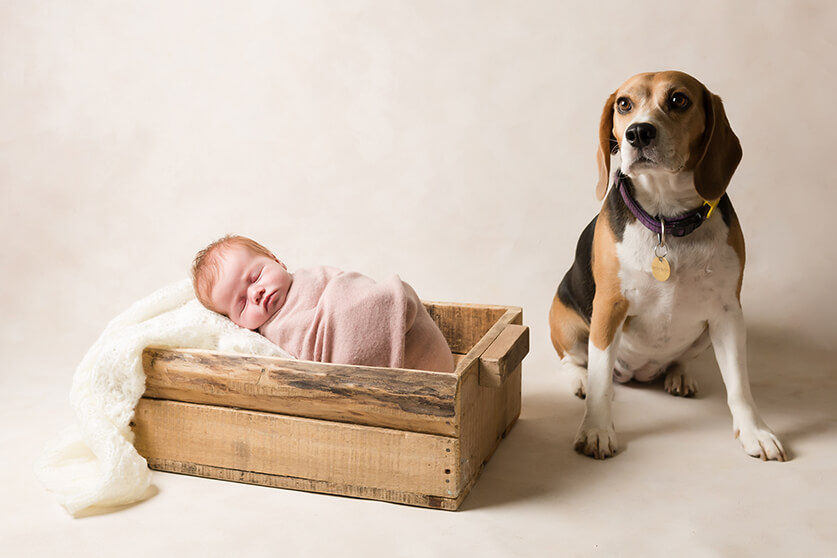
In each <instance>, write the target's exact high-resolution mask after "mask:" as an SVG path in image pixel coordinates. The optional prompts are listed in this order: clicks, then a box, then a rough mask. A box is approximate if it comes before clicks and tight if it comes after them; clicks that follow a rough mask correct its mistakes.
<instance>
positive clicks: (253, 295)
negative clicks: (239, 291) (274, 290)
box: [250, 285, 264, 304]
mask: <svg viewBox="0 0 837 558" xmlns="http://www.w3.org/2000/svg"><path fill="white" fill-rule="evenodd" d="M262 295H264V287H258V286H256V285H251V286H250V300H251V301H252V302H253V304H258V303H259V302H261V300H262Z"/></svg>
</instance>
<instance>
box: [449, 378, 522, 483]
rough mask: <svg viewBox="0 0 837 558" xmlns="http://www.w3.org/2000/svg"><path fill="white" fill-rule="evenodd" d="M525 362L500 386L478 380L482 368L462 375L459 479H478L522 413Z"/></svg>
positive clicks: (471, 480) (473, 480)
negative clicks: (492, 385) (486, 385)
mask: <svg viewBox="0 0 837 558" xmlns="http://www.w3.org/2000/svg"><path fill="white" fill-rule="evenodd" d="M521 377H522V366H518V367H517V369H515V370H514V371H513V372H512V373H511V374H509V376H508V377H507V378H506V381H505V382H503V385H502V386H500V387H499V388H496V387H485V386H481V385H480V383H479V370H478V369H477V368H471V369H470V370H469V372H468V373H467V374H466V375H465V376H464V377H463V378H462V388H461V389H462V396H461V402H462V406H461V410H460V411H459V413H461V414H460V415H459V416H461V421H460V422H461V424H460V442H461V444H460V446H459V451H460V455H459V460H460V463H461V465H462V467H461V469H460V474H461V475H462V480H461V481H460V482H476V480H477V479H478V478H479V476H480V474H481V473H482V470H483V468H484V467H485V465H486V463H487V462H488V460H489V459H490V458H491V456H492V455H493V454H494V452H495V451H496V449H497V448H498V447H499V445H500V442H501V441H502V440H503V438H504V437H505V436H506V434H508V432H509V431H510V430H511V429H512V427H513V426H514V424H515V423H516V422H517V419H518V417H519V416H520V408H521V397H520V396H521V392H520V390H521Z"/></svg>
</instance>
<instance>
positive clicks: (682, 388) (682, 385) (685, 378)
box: [665, 362, 698, 397]
mask: <svg viewBox="0 0 837 558" xmlns="http://www.w3.org/2000/svg"><path fill="white" fill-rule="evenodd" d="M665 388H666V391H667V392H669V393H670V394H672V395H678V396H680V397H694V396H695V395H696V394H697V391H698V383H697V380H695V379H694V378H693V377H692V376H690V375H689V374H688V373H687V372H686V365H685V364H683V363H682V362H675V363H674V364H672V365H671V366H669V367H668V369H667V370H666V379H665Z"/></svg>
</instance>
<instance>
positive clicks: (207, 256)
mask: <svg viewBox="0 0 837 558" xmlns="http://www.w3.org/2000/svg"><path fill="white" fill-rule="evenodd" d="M232 247H239V248H244V249H246V250H249V251H250V252H251V253H252V254H254V255H256V256H267V257H268V258H270V259H272V260H275V259H276V256H274V255H273V252H271V251H270V250H268V249H267V248H265V247H264V246H262V245H261V244H259V243H258V242H256V241H255V240H253V239H252V238H247V237H246V236H239V235H233V234H231V235H227V236H225V237H223V238H219V239H218V240H216V241H215V242H213V243H212V244H210V245H209V246H207V247H206V248H204V249H203V250H201V251H200V252H198V253H197V254H196V255H195V261H193V262H192V286H193V287H194V288H195V296H197V297H198V300H199V301H200V303H201V304H203V305H204V306H206V307H207V308H209V309H210V310H212V311H214V312H218V313H219V314H223V312H221V311H220V310H218V309H217V308H215V307H214V306H213V305H212V300H211V299H210V297H209V295H210V294H212V287H213V286H215V282H216V281H217V280H218V276H219V275H220V272H221V262H220V257H219V256H220V255H221V254H222V252H223V250H226V249H228V248H232ZM277 261H278V260H277Z"/></svg>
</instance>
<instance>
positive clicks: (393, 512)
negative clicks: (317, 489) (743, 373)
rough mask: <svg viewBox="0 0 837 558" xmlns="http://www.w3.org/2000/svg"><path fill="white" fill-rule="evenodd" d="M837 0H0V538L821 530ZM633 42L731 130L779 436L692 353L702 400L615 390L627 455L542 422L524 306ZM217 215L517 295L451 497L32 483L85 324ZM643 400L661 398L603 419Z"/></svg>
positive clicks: (740, 534)
mask: <svg viewBox="0 0 837 558" xmlns="http://www.w3.org/2000/svg"><path fill="white" fill-rule="evenodd" d="M835 6H837V4H835V3H834V2H830V1H827V0H821V1H798V0H795V1H776V2H769V3H766V2H750V1H739V2H728V1H723V0H714V1H707V2H695V3H686V2H683V3H677V2H667V3H658V2H651V1H648V0H636V1H634V2H628V3H626V2H586V3H584V2H557V1H555V2H553V1H546V0H539V1H535V0H533V1H517V2H499V1H472V2H466V1H438V2H437V1H419V0H415V1H384V0H380V1H372V0H356V1H351V2H343V1H336V0H335V1H331V2H327V1H300V2H268V1H261V2H258V1H257V2H249V3H244V2H211V3H210V2H201V1H193V2H161V1H148V2H122V3H109V2H98V1H87V0H80V1H76V2H23V1H21V2H15V1H0V195H2V199H0V235H1V236H2V238H4V239H5V243H4V248H3V257H2V263H1V264H0V265H1V266H2V267H1V268H0V277H2V279H0V281H2V292H0V308H2V309H3V311H4V314H5V316H6V319H4V320H3V321H2V325H0V328H1V329H0V336H1V337H0V343H2V345H1V346H0V354H2V358H3V362H2V369H0V386H2V393H3V394H4V395H7V397H10V401H7V402H6V403H5V404H4V405H3V406H2V407H0V408H2V410H0V416H2V422H1V423H0V424H2V425H3V426H2V427H0V428H1V429H2V439H0V440H2V444H0V446H2V447H3V448H4V449H3V450H2V451H0V454H2V455H3V456H2V457H0V461H4V462H6V463H7V465H9V467H10V468H9V469H8V470H9V471H11V476H10V475H9V474H6V475H4V476H5V477H6V479H7V481H11V485H12V488H13V489H14V491H13V493H12V494H13V496H14V497H13V498H12V497H9V496H7V497H6V498H4V500H6V501H5V502H4V504H3V506H4V507H6V508H7V510H8V512H4V513H7V514H8V516H9V517H10V518H13V520H12V521H11V522H9V521H6V520H4V521H2V522H0V535H2V536H0V539H2V540H11V541H12V544H13V545H18V546H15V547H14V548H18V547H19V548H21V549H23V548H31V547H30V546H29V545H38V546H36V547H35V548H41V549H42V550H44V551H52V550H55V549H57V548H60V544H62V541H63V542H65V543H68V544H70V547H72V548H75V549H76V550H90V551H96V550H100V551H101V550H103V549H108V548H109V549H116V548H119V547H118V545H119V544H122V543H119V542H117V540H118V539H122V540H123V543H124V541H125V539H126V538H128V539H130V540H131V545H130V548H128V549H124V552H126V554H124V555H130V554H131V552H135V553H137V555H139V554H146V553H148V552H151V551H156V550H160V549H178V548H179V549H181V550H185V549H194V548H198V547H200V546H201V544H202V543H201V541H204V542H206V541H208V543H207V544H209V545H210V546H208V547H207V548H205V549H204V550H205V551H207V552H209V553H212V552H218V553H222V552H226V551H231V550H230V549H232V548H234V545H235V544H239V545H244V546H240V547H238V548H239V550H242V549H243V550H242V552H244V553H243V554H240V555H246V552H247V551H251V552H254V553H257V554H258V553H262V552H265V553H268V551H273V550H276V551H277V552H278V551H279V550H280V549H285V550H288V549H290V550H293V549H297V551H302V550H305V549H307V550H308V551H310V552H311V553H313V554H317V553H319V552H326V551H330V550H331V549H332V548H334V549H341V551H343V552H348V551H349V550H350V549H353V548H355V549H357V550H358V551H360V550H363V552H365V553H366V554H367V555H368V554H372V555H375V554H376V553H377V552H379V551H380V552H383V551H384V549H386V548H387V546H386V545H387V544H389V545H391V546H393V545H394V546H393V547H394V548H396V549H397V550H396V554H397V555H398V554H400V555H414V554H415V555H418V554H421V555H438V554H437V551H438V552H441V551H442V550H445V551H446V552H450V551H454V550H455V551H457V552H466V551H468V552H471V551H478V552H481V553H482V554H486V555H498V556H503V555H512V554H514V555H524V554H527V553H529V552H531V555H545V554H542V552H543V548H544V547H547V548H548V547H550V546H552V547H554V549H565V551H566V552H568V553H570V554H574V553H579V554H583V553H585V552H588V551H594V550H597V549H598V550H599V551H601V552H602V553H603V554H604V555H617V554H618V553H619V552H620V551H621V552H627V550H626V549H628V548H633V547H636V549H635V550H636V551H637V552H639V551H640V550H641V551H642V552H643V553H645V554H646V555H654V554H655V553H658V552H659V555H665V554H666V550H667V549H669V550H670V548H671V545H674V544H680V545H685V547H686V548H691V549H693V551H694V553H695V554H697V555H739V556H740V555H743V554H738V553H737V552H738V550H741V549H750V550H762V551H768V554H769V551H771V550H774V551H775V550H777V549H782V548H787V549H796V548H799V545H809V546H810V548H811V549H813V550H816V549H818V548H821V547H820V546H819V545H823V546H822V548H826V547H827V545H828V544H829V543H830V542H834V534H833V532H832V529H831V528H830V527H828V526H827V522H826V521H825V520H824V517H825V516H826V515H827V514H828V513H830V512H831V508H830V504H829V503H828V502H829V501H831V502H833V500H834V498H835V496H837V490H835V487H834V486H833V477H834V472H835V468H834V466H833V465H832V464H831V463H833V462H834V458H835V457H837V449H835V443H834V442H835V439H837V418H835V414H834V412H833V411H831V403H830V402H831V401H832V399H833V396H834V394H835V391H837V384H835V375H834V372H835V366H834V364H833V359H832V357H833V356H834V353H833V350H832V344H833V342H834V339H835V327H834V325H833V319H834V317H835V310H834V297H833V291H834V279H835V269H836V266H837V264H835V261H837V249H835V242H833V241H832V240H831V239H832V238H833V237H834V235H835V232H834V223H833V221H834V217H833V215H834V208H835V207H836V206H837V188H835V187H834V185H833V184H832V179H831V173H830V172H829V169H830V168H832V167H833V161H832V158H833V155H832V151H833V150H834V147H833V142H834V140H833V136H834V132H833V130H834V128H835V123H836V122H835V117H834V114H835V102H834V98H835V91H837V62H835V54H837V40H835V34H834V26H835V24H837V7H835ZM659 69H681V70H684V71H686V72H688V73H691V74H693V75H695V76H696V77H698V78H699V79H701V80H702V81H703V82H704V83H706V84H707V86H708V87H709V88H710V89H711V90H712V91H714V92H716V93H718V94H719V95H721V96H722V97H723V99H724V101H725V105H726V109H727V114H728V116H729V119H730V121H731V123H732V126H733V128H734V129H735V131H736V133H737V134H738V136H739V138H740V139H741V142H742V145H743V149H744V158H743V161H742V163H741V166H740V167H739V169H738V172H737V173H736V175H735V177H734V178H733V181H732V184H731V186H730V190H729V192H730V195H731V197H732V199H733V201H734V203H735V205H736V208H737V210H738V213H739V216H740V219H741V221H742V224H743V227H744V231H745V237H746V239H747V243H748V244H747V255H748V262H747V271H746V275H745V285H744V291H743V304H744V309H745V313H746V315H747V316H748V321H749V323H750V331H751V338H752V340H753V344H752V345H751V360H752V361H753V363H754V366H753V370H752V375H753V377H754V386H755V387H754V390H755V392H756V397H757V399H758V400H759V402H760V403H762V408H763V410H764V411H765V415H766V418H767V419H768V422H770V423H771V424H772V425H773V426H774V428H775V429H776V430H777V432H778V433H779V434H780V435H783V436H784V438H785V439H786V441H787V442H788V445H789V446H790V447H791V450H792V452H793V453H794V455H795V459H794V461H792V462H790V463H788V464H784V465H776V464H766V465H765V464H761V463H758V462H756V461H754V460H751V459H748V458H746V457H745V456H744V454H743V453H742V452H741V451H740V449H739V448H738V445H737V443H736V442H734V441H733V440H731V435H730V424H729V416H728V413H727V411H726V409H725V407H724V393H723V386H722V385H721V384H720V381H719V380H718V379H717V369H716V368H715V367H714V363H713V362H712V359H711V354H708V355H705V358H702V359H701V361H700V362H701V363H703V364H702V366H703V368H705V371H704V373H703V375H702V376H705V378H702V381H703V385H704V387H705V389H704V393H703V396H702V397H701V398H699V399H698V400H695V401H687V402H683V401H678V400H674V399H670V398H664V397H663V395H664V394H662V393H661V391H660V390H657V389H651V390H647V389H632V388H626V389H620V390H617V401H621V403H620V405H618V406H617V429H619V430H620V431H622V432H624V431H627V432H626V434H624V435H623V436H622V438H621V440H622V442H623V444H624V445H625V446H626V451H624V452H623V455H620V456H619V457H617V458H616V459H614V460H609V461H607V462H605V463H595V462H592V461H590V460H586V459H583V458H581V457H578V456H576V455H575V454H574V453H573V452H572V450H571V447H570V446H571V441H572V436H573V434H574V432H575V429H576V427H577V424H578V421H580V418H581V413H582V412H583V411H582V406H581V404H580V403H579V402H578V401H576V400H574V399H573V398H572V397H571V396H569V394H567V393H566V389H565V388H566V386H565V384H564V379H563V378H562V377H561V376H560V374H559V364H558V360H557V357H556V356H555V354H554V352H553V351H552V348H551V346H550V344H549V338H548V327H547V323H546V315H547V310H548V307H549V303H550V300H551V297H552V295H553V293H554V290H555V288H556V286H557V283H558V281H559V280H560V278H561V276H562V275H563V273H564V272H565V270H566V269H567V267H568V266H569V264H570V263H571V261H572V256H573V251H574V246H575V242H576V239H577V237H578V233H579V232H580V231H581V229H582V228H583V227H584V225H585V224H586V223H587V222H588V221H589V220H590V219H591V218H592V216H593V215H594V214H595V213H596V211H597V207H598V203H597V201H596V199H595V196H594V192H593V188H594V181H595V178H596V168H595V156H594V155H595V147H596V139H597V138H596V135H597V126H598V118H599V116H600V114H601V109H602V103H603V102H604V100H605V99H606V98H607V96H608V95H609V93H610V92H612V91H613V90H614V89H615V88H616V87H617V86H618V85H619V84H620V83H621V82H622V81H624V79H626V78H627V77H628V76H630V75H632V74H634V73H637V72H641V71H649V70H659ZM228 232H237V233H241V234H246V235H250V236H253V237H255V238H257V239H259V240H260V241H262V242H263V243H265V244H266V245H268V246H269V247H271V248H273V249H274V250H275V251H276V253H277V254H278V255H279V256H280V257H281V258H282V259H284V261H285V262H287V263H288V264H289V266H290V267H291V268H295V267H303V266H309V265H315V264H330V265H336V266H340V267H344V268H348V269H353V270H358V271H361V272H365V273H367V274H368V275H371V276H373V277H376V278H382V277H384V276H386V275H387V274H390V273H394V272H397V273H399V274H400V275H401V276H402V277H403V278H404V279H405V280H407V281H409V282H410V283H411V284H412V285H413V286H414V287H415V288H416V290H417V291H418V292H419V294H420V295H421V296H422V297H423V298H425V299H431V300H444V301H460V302H475V303H499V304H513V305H520V306H523V308H524V318H525V321H526V323H527V324H528V325H529V326H530V327H531V339H532V349H531V353H530V355H529V356H528V357H527V359H526V361H525V366H524V388H523V407H524V411H523V415H522V417H521V421H520V423H519V425H518V427H517V428H516V430H515V434H513V435H512V436H510V437H509V440H507V442H506V443H505V444H504V446H502V447H501V450H500V451H499V452H498V454H497V455H496V456H495V459H494V461H492V463H491V464H490V465H489V467H488V469H487V470H486V473H485V475H484V478H483V480H482V481H481V482H480V483H479V484H478V485H477V487H476V489H475V490H474V492H473V493H472V495H471V496H470V497H469V499H468V500H466V511H465V512H458V513H457V514H444V513H438V512H431V511H425V510H413V509H410V508H404V507H399V506H393V505H387V504H377V503H369V502H358V501H354V500H346V499H340V498H333V497H331V498H330V497H323V496H313V495H308V494H299V493H293V492H287V491H278V490H267V489H261V488H253V487H246V486H241V485H229V484H224V483H218V482H210V481H203V480H200V479H190V478H187V477H176V476H172V475H162V474H157V475H156V476H155V485H156V486H157V487H158V488H159V490H160V494H158V495H157V496H156V497H155V498H153V499H151V500H149V501H148V502H146V503H145V504H142V505H139V506H136V507H133V508H131V509H130V510H126V511H123V512H120V513H119V514H112V515H108V516H99V517H96V518H89V519H85V520H81V521H77V522H72V521H71V520H69V519H68V518H66V517H65V515H64V514H63V511H61V510H60V509H59V508H57V507H56V506H55V505H54V504H53V503H52V501H51V498H50V497H49V495H47V494H45V493H43V492H42V491H41V489H40V487H39V486H38V485H37V484H36V483H35V482H34V480H33V478H32V475H31V463H32V460H33V459H34V457H35V456H36V455H37V453H38V451H39V450H40V448H41V446H42V445H43V443H44V442H45V441H46V440H47V439H49V438H50V437H51V436H52V435H53V434H55V432H56V431H57V430H58V429H59V428H60V427H61V426H62V425H63V424H64V423H65V422H67V421H70V420H71V419H72V412H71V409H70V407H69V403H68V401H67V393H68V391H69V386H70V382H71V377H72V372H73V368H74V366H75V365H76V364H77V363H78V361H79V360H80V359H81V357H82V355H83V354H84V352H85V351H86V349H87V348H88V347H89V346H90V344H91V343H92V342H93V341H94V340H95V338H96V336H97V335H98V333H99V332H100V331H101V330H102V328H103V327H104V325H105V324H106V322H107V321H108V319H110V318H111V317H112V316H114V315H115V314H116V313H118V312H119V311H121V310H122V309H124V308H125V307H126V306H127V305H128V304H130V303H131V302H132V301H134V300H136V299H138V298H140V297H142V296H144V295H145V294H147V293H149V292H151V291H152V290H154V289H156V288H158V287H160V286H163V285H166V284H168V283H171V282H174V281H176V280H178V279H180V278H183V277H185V276H186V275H187V273H188V267H189V264H190V261H191V258H192V256H193V254H194V253H195V251H197V250H198V249H199V248H201V247H202V246H203V245H205V244H206V243H207V242H209V241H211V240H213V239H214V238H216V237H219V236H221V235H223V234H226V233H228ZM756 365H758V366H756ZM666 397H667V396H666ZM620 398H621V399H620ZM791 399H792V400H793V403H792V404H791V403H789V402H790V401H791ZM649 408H651V409H658V410H660V412H661V413H662V414H661V418H660V420H659V421H657V420H655V421H653V422H647V423H645V422H640V423H635V422H631V421H632V420H633V421H636V420H638V419H636V418H631V417H635V416H636V415H637V414H638V415H640V416H646V417H647V416H648V413H653V412H656V411H649V410H648V409H649ZM678 413H684V414H682V415H680V414H678ZM692 413H694V416H692ZM674 417H678V418H674ZM632 450H633V451H632ZM716 460H719V461H716ZM719 463H723V465H721V464H719ZM688 468H691V472H690V471H687V470H685V469H688ZM603 476H604V477H603ZM605 478H606V480H605ZM725 479H726V480H725ZM684 491H685V492H687V493H688V494H689V496H688V497H686V498H685V500H684V498H683V497H682V495H683V493H684ZM719 495H723V496H719ZM771 496H775V498H773V497H771ZM713 497H722V498H725V499H724V500H723V502H722V503H718V502H715V503H713V502H712V501H711V499H712V498H713ZM800 498H802V499H803V500H799V499H800ZM806 498H807V499H806ZM203 500H205V501H204V502H203V503H202V501H203ZM774 500H781V502H780V503H781V505H780V503H777V502H775V501H774ZM748 503H749V504H756V509H750V508H749V507H748ZM469 506H470V509H468V508H469ZM713 506H715V507H717V510H715V507H713ZM788 506H791V507H790V508H788ZM185 510H191V511H190V512H189V514H190V515H188V516H187V517H186V518H185V519H184V517H183V514H184V512H185ZM294 510H302V512H295V511H294ZM695 510H704V511H695ZM706 510H709V511H706ZM789 510H790V511H789ZM704 512H705V513H704ZM749 512H752V513H754V514H757V515H758V514H762V515H764V517H763V518H762V517H761V516H759V517H753V516H752V514H751V513H749ZM820 512H822V513H820ZM191 514H194V517H193V516H192V515H191ZM626 514H627V515H626ZM719 514H720V515H719ZM779 516H781V520H780V517H779ZM190 518H191V519H193V521H192V522H188V521H187V524H186V525H185V526H184V525H180V526H179V527H177V528H175V526H173V525H171V523H170V522H174V521H177V522H182V521H184V520H189V519H190ZM275 521H279V523H278V524H275V523H274V522H275ZM787 522H790V523H791V525H790V526H788V525H787ZM161 523H162V524H163V527H161V526H160V524H161ZM210 524H211V525H214V527H210V526H209V525H210ZM132 525H133V527H131V526H132ZM223 525H226V526H227V527H228V531H225V536H223V537H222V536H221V533H218V532H216V531H215V529H217V528H219V527H220V526H223ZM486 529H487V530H488V533H487V534H486V533H485V530H486ZM315 530H316V534H315ZM254 531H255V532H256V534H253V532H254ZM327 532H331V534H332V538H331V539H327V538H324V537H323V535H322V534H323V533H327ZM382 532H384V533H388V534H385V535H381V533H382ZM396 532H397V533H399V534H397V535H396V534H395V533H396ZM141 533H142V534H141ZM149 533H150V534H149ZM652 533H653V534H652ZM216 539H217V540H216ZM829 539H830V540H829ZM242 541H245V542H242ZM329 541H330V542H329ZM178 545H180V546H178ZM312 545H313V546H312ZM330 545H334V546H333V547H332V546H330ZM379 545H380V546H379ZM624 545H629V546H624ZM630 545H633V546H630ZM667 545H668V546H667ZM535 548H539V549H540V550H537V551H536V550H534V549H535ZM289 555H292V554H289ZM626 555H630V553H627V554H626ZM762 555H764V553H763V552H762Z"/></svg>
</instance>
